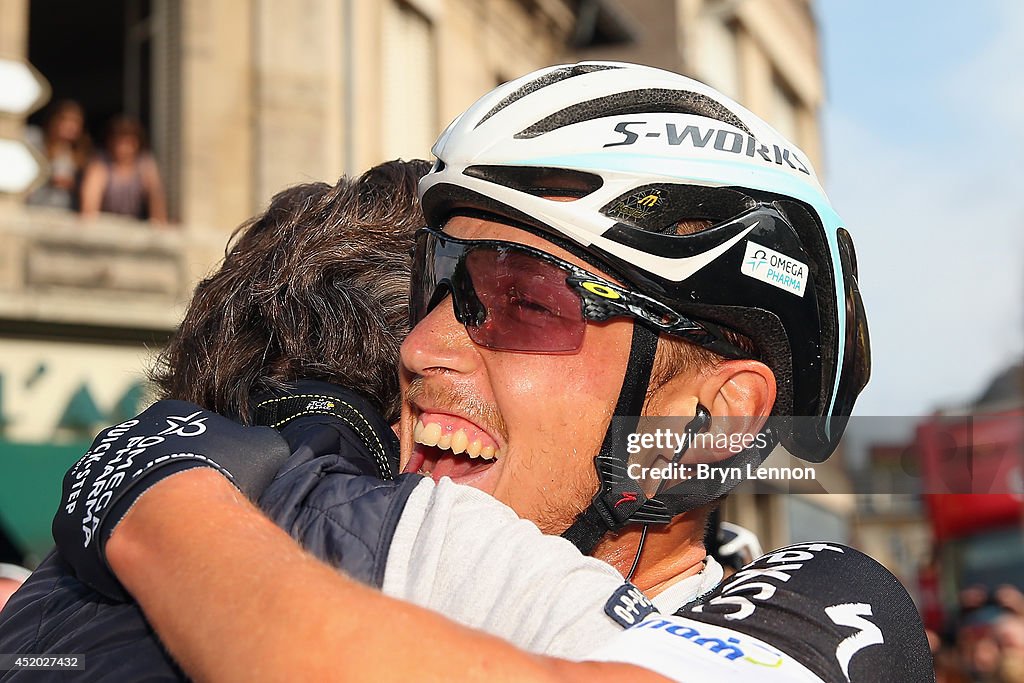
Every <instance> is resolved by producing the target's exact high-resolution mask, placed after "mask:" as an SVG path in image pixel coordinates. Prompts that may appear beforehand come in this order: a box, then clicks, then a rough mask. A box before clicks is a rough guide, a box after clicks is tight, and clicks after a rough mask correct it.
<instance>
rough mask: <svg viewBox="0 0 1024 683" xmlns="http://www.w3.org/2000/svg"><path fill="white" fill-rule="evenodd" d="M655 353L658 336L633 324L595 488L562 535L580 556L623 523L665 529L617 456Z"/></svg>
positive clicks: (654, 504)
mask: <svg viewBox="0 0 1024 683" xmlns="http://www.w3.org/2000/svg"><path fill="white" fill-rule="evenodd" d="M657 348H658V334H657V333H656V332H653V331H651V330H650V329H648V328H647V327H645V326H644V325H641V324H639V323H634V324H633V339H632V341H631V343H630V348H629V361H628V362H627V363H626V376H625V377H624V378H623V380H622V389H621V391H619V400H618V402H617V403H616V405H615V413H614V414H613V415H612V421H611V424H610V425H609V426H608V431H607V432H606V433H605V435H604V443H602V444H601V450H600V452H599V453H598V455H597V456H596V457H595V458H594V466H595V467H596V468H597V476H598V479H599V480H600V488H599V489H598V492H597V495H595V496H594V499H593V500H592V501H591V502H590V505H589V506H587V509H586V510H584V511H583V512H581V513H580V514H579V516H577V517H576V520H575V521H574V522H573V523H572V525H571V526H570V527H569V528H568V529H566V530H565V532H563V533H562V537H563V538H566V539H568V540H569V541H571V542H572V544H573V545H575V546H576V547H577V548H579V550H580V552H581V553H583V554H584V555H589V554H590V553H592V552H593V551H594V548H595V547H596V546H597V543H598V541H600V540H601V537H602V536H604V535H605V534H606V533H607V532H609V531H615V530H617V529H621V528H622V527H623V526H625V525H626V524H628V523H632V522H641V523H662V524H667V523H668V522H669V521H671V519H672V516H671V515H670V514H669V512H668V509H667V508H665V506H664V505H663V504H661V503H660V502H659V501H653V500H648V499H647V496H645V495H644V492H643V490H642V489H641V488H640V484H639V483H638V482H637V481H635V480H633V479H631V478H630V477H629V476H628V475H627V472H626V465H627V463H626V462H625V461H624V460H623V459H622V456H623V453H622V452H621V449H622V447H623V445H624V444H625V443H626V437H627V436H628V435H629V434H631V433H633V432H634V431H636V427H637V423H638V422H639V420H640V413H641V412H642V411H643V407H644V401H645V400H646V398H647V388H648V386H649V385H650V382H651V370H652V369H653V368H654V354H655V351H657ZM616 444H617V445H618V446H619V450H620V453H619V454H618V455H616V454H615V452H614V446H615V445H616Z"/></svg>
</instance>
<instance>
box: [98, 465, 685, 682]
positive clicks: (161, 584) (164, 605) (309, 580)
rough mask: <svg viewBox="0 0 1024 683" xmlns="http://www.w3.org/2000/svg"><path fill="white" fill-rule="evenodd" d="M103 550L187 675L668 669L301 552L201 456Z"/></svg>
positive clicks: (618, 676) (458, 675)
mask: <svg viewBox="0 0 1024 683" xmlns="http://www.w3.org/2000/svg"><path fill="white" fill-rule="evenodd" d="M167 510H174V511H175V513H174V514H173V515H168V514H166V511H167ZM229 530H230V531H229ZM209 548H217V552H216V554H215V557H214V558H211V556H210V553H209V550H208V549H209ZM106 553H107V559H108V561H109V563H110V566H111V568H112V569H113V570H114V572H115V573H116V574H117V576H118V578H119V579H120V580H121V581H122V583H123V584H124V586H125V587H126V588H127V589H128V591H129V592H130V593H131V594H132V595H133V596H134V597H135V598H136V600H138V601H139V603H140V604H141V605H142V608H143V610H144V611H145V613H146V617H147V618H148V619H149V621H150V623H151V624H152V625H153V627H154V628H155V629H156V631H157V632H158V633H159V634H160V638H161V640H162V641H163V642H164V644H165V645H166V646H167V648H168V649H169V651H170V652H171V653H172V654H173V655H174V658H175V660H176V661H177V662H178V663H179V664H180V665H181V666H182V668H183V669H184V670H185V672H186V673H187V674H188V675H189V676H191V677H192V678H193V679H195V680H201V681H207V680H208V681H282V680H317V681H355V680H366V679H367V678H369V677H372V678H374V679H375V680H382V681H390V680H394V681H409V680H416V681H445V682H447V681H455V680H458V681H487V682H489V683H490V682H493V681H519V682H530V681H585V682H587V683H600V682H601V681H609V682H611V681H621V680H623V679H626V678H628V679H629V680H631V681H635V682H637V683H648V682H650V683H656V682H663V681H667V680H668V679H666V678H664V677H662V676H660V675H658V674H655V673H653V672H650V671H648V670H646V669H642V668H639V667H635V666H632V665H627V664H616V663H604V662H569V661H566V660H560V659H554V658H551V657H542V656H536V655H531V654H528V653H526V652H524V651H522V650H518V649H516V648H515V647H513V646H512V645H510V644H508V643H506V642H505V641H502V640H500V639H498V638H495V637H493V636H490V635H487V634H484V633H482V632H479V631H474V630H471V629H467V628H465V627H463V626H459V625H457V624H455V623H454V622H451V621H449V620H447V619H445V618H444V617H442V616H439V615H437V614H434V613H432V612H429V611H427V610H425V609H422V608H419V607H416V606H415V605H411V604H409V603H405V602H401V601H399V600H394V599H392V598H388V597H385V596H384V595H383V594H381V593H379V592H377V591H375V590H372V589H370V588H367V587H365V586H362V585H360V584H358V583H356V582H355V581H352V580H350V579H346V578H345V577H344V576H342V575H341V574H339V573H338V572H337V571H336V570H334V569H332V568H330V567H328V566H327V565H325V564H323V563H321V562H320V561H318V560H316V559H315V558H314V557H312V556H311V555H309V554H307V553H306V552H305V551H303V550H302V549H301V548H300V547H299V546H298V545H297V544H296V543H295V542H294V541H293V540H292V539H291V538H290V537H289V536H288V535H287V534H286V533H285V532H284V531H282V530H281V529H279V528H278V527H277V526H275V525H274V524H273V523H272V522H271V521H270V520H268V519H267V518H266V517H264V516H263V515H262V514H260V512H259V511H258V510H257V509H256V508H255V507H253V506H252V505H251V504H250V503H249V502H248V501H246V500H245V499H244V498H243V497H242V496H241V494H239V493H238V491H237V490H236V489H235V488H234V487H233V486H232V485H231V484H230V483H229V482H228V481H227V480H226V479H225V478H223V477H222V476H221V475H219V474H217V473H216V472H214V471H213V470H209V469H207V468H197V469H193V470H188V471H186V472H183V473H181V474H178V475H175V476H172V477H169V478H168V479H165V480H164V481H162V482H160V483H159V484H157V485H156V486H154V487H152V488H151V489H149V490H148V491H147V492H146V494H145V495H144V496H142V497H141V498H140V499H139V501H138V503H136V505H135V506H134V507H133V508H132V510H131V511H130V512H129V513H128V515H127V516H126V517H125V519H124V520H123V521H122V522H121V523H120V524H119V525H118V527H117V529H116V531H115V533H114V534H113V535H112V536H111V538H110V541H109V542H108V544H107V546H106ZM216 567H220V568H222V569H223V570H224V571H215V568H216ZM239 567H244V568H245V571H238V570H237V568H239ZM169 586H171V587H173V589H172V590H168V587H169ZM200 614H201V615H202V618H196V616H197V615H200Z"/></svg>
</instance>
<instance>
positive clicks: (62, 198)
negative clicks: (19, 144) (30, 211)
mask: <svg viewBox="0 0 1024 683" xmlns="http://www.w3.org/2000/svg"><path fill="white" fill-rule="evenodd" d="M28 137H29V142H31V143H32V144H33V145H35V146H36V147H37V148H39V150H40V151H41V152H42V153H43V155H44V156H45V157H46V159H47V161H49V162H50V177H49V178H48V179H47V181H46V184H45V185H43V186H42V187H40V188H38V189H37V190H35V191H34V192H33V193H32V194H30V195H29V196H28V200H27V201H28V203H29V204H34V205H36V206H52V207H55V208H58V209H68V210H72V209H77V208H78V188H79V183H80V182H81V181H82V172H83V170H84V169H85V165H86V163H87V162H88V161H89V154H90V152H91V150H92V141H91V140H90V139H89V134H88V133H86V131H85V112H84V111H82V105H80V104H78V102H75V101H74V100H61V101H59V102H57V103H56V104H55V105H53V107H52V108H51V109H50V112H49V114H48V115H47V117H46V123H45V124H44V126H43V129H42V131H40V130H39V129H38V128H35V127H33V128H31V129H30V133H29V136H28Z"/></svg>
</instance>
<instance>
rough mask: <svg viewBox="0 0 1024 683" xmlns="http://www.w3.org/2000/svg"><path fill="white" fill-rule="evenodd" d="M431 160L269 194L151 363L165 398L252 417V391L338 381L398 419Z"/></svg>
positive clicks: (393, 164)
mask: <svg viewBox="0 0 1024 683" xmlns="http://www.w3.org/2000/svg"><path fill="white" fill-rule="evenodd" d="M429 168H430V165H429V163H428V162H426V161H418V160H416V161H391V162H388V163H384V164H381V165H379V166H376V167H374V168H372V169H370V170H369V171H367V172H366V173H364V174H363V175H362V176H360V177H359V178H357V179H355V180H350V179H346V178H342V179H341V180H339V181H338V183H337V184H336V185H334V186H331V185H327V184H326V183H309V184H305V185H297V186H295V187H291V188H289V189H287V190H285V191H283V192H281V193H279V194H278V195H277V196H275V197H274V199H273V200H272V201H271V203H270V206H269V207H267V210H266V211H265V212H264V213H263V214H262V215H259V216H256V217H255V218H253V219H251V220H249V221H247V222H246V223H244V224H243V225H241V226H239V228H238V229H237V230H236V231H235V233H234V234H233V235H232V240H231V242H229V248H228V251H227V252H226V255H225V258H224V262H223V264H222V265H221V267H220V269H219V270H218V271H217V272H216V273H214V274H213V275H212V276H210V277H208V278H206V279H205V280H203V281H202V282H201V283H200V284H199V286H198V287H197V288H196V291H195V295H194V297H193V299H192V302H191V304H190V305H189V308H188V311H187V312H186V314H185V318H184V320H183V321H182V323H181V326H180V327H179V328H178V330H177V331H176V332H175V334H174V335H173V337H172V338H171V340H170V341H169V343H168V345H167V346H166V347H165V348H164V350H163V351H162V353H161V354H160V355H159V357H158V359H157V361H156V364H155V365H154V367H153V368H152V369H151V370H150V373H149V376H150V379H151V380H152V381H153V382H154V383H155V385H156V386H157V388H158V389H159V391H160V393H161V396H162V397H163V398H177V399H183V400H188V401H192V402H194V403H197V404H199V405H201V406H203V407H205V408H207V409H209V410H213V411H216V412H218V413H222V414H224V415H228V416H231V417H233V418H236V419H240V420H242V421H248V420H249V418H250V412H251V408H252V397H253V395H254V394H258V393H261V392H263V391H266V390H273V389H280V388H282V387H283V386H284V385H285V384H287V383H288V382H291V381H294V380H297V379H319V380H323V381H327V382H333V383H335V384H339V385H342V386H345V387H348V388H350V389H353V390H355V391H358V392H360V393H362V394H363V395H365V396H366V397H367V398H368V399H370V401H371V402H372V403H374V404H375V406H376V407H377V408H378V409H379V410H380V411H381V412H382V413H383V414H384V416H385V417H386V418H387V419H388V420H394V419H397V416H398V411H399V395H398V370H397V364H398V348H399V345H400V344H401V342H402V340H403V339H404V338H405V335H406V334H407V332H408V307H409V265H410V253H411V250H412V247H413V235H414V233H415V231H416V229H417V228H419V227H421V226H422V225H423V224H424V221H423V216H422V213H421V212H420V208H419V202H418V200H417V196H416V185H417V183H418V181H419V179H420V178H421V177H422V176H423V175H424V174H425V173H426V172H427V171H428V170H429Z"/></svg>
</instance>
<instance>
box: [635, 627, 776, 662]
mask: <svg viewBox="0 0 1024 683" xmlns="http://www.w3.org/2000/svg"><path fill="white" fill-rule="evenodd" d="M640 629H649V630H653V631H661V632H662V633H666V634H668V635H671V636H674V637H676V638H679V639H680V640H681V641H686V642H688V643H690V644H691V645H695V646H697V647H700V648H702V649H704V650H707V651H708V652H710V653H712V654H715V655H718V656H720V657H721V658H722V659H726V660H728V661H731V662H736V661H739V662H746V663H748V664H753V665H756V666H763V667H767V668H769V669H777V668H779V667H780V666H782V664H783V662H785V661H786V656H785V655H784V654H783V653H781V652H779V651H778V650H776V649H774V648H771V647H769V646H768V645H766V644H764V643H761V642H758V641H755V640H753V639H751V638H749V637H746V636H744V635H743V634H742V633H739V632H738V631H729V630H726V629H713V627H710V626H707V625H705V624H701V623H699V622H693V621H690V620H687V623H685V624H681V623H679V622H677V621H669V620H668V619H650V620H648V621H645V622H644V623H642V624H640V625H638V626H634V627H633V629H632V630H640ZM715 633H719V635H721V636H724V639H723V638H720V637H716V636H715V635H714V634H715ZM726 634H728V635H726Z"/></svg>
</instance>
